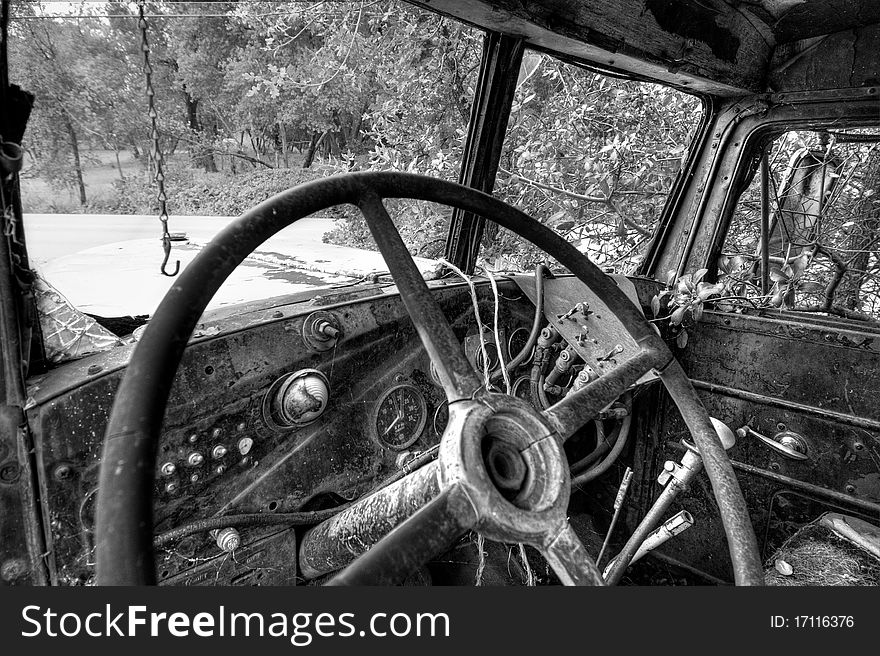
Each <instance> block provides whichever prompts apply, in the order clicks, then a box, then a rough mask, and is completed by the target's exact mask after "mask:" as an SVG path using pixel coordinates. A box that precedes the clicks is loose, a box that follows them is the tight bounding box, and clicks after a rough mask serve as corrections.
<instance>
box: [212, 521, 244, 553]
mask: <svg viewBox="0 0 880 656" xmlns="http://www.w3.org/2000/svg"><path fill="white" fill-rule="evenodd" d="M211 537H213V538H214V540H216V541H217V546H218V547H220V550H221V551H225V552H226V553H232V552H233V551H235V550H236V549H238V548H239V547H240V546H241V535H239V533H238V531H236V530H235V529H234V528H232V527H228V528H221V529H219V530H213V531H211Z"/></svg>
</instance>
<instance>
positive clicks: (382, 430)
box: [373, 385, 428, 451]
mask: <svg viewBox="0 0 880 656" xmlns="http://www.w3.org/2000/svg"><path fill="white" fill-rule="evenodd" d="M427 420H428V406H427V404H426V403H425V397H423V396H422V393H421V392H420V391H419V389H418V388H417V387H414V386H412V385H395V386H394V387H392V388H391V389H389V390H386V391H385V392H384V393H383V394H382V396H381V397H380V398H379V402H378V404H377V405H376V409H375V411H374V414H373V432H374V434H375V436H376V438H377V439H378V440H379V443H380V444H382V446H386V447H388V448H389V449H394V450H396V451H400V450H402V449H405V448H406V447H408V446H409V445H411V444H412V443H413V442H415V441H416V440H417V439H419V435H421V434H422V430H424V428H425V422H426V421H427Z"/></svg>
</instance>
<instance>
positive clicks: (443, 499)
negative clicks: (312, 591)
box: [329, 486, 477, 585]
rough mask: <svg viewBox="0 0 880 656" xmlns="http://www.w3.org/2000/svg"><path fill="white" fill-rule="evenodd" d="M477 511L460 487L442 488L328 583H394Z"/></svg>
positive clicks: (470, 522)
mask: <svg viewBox="0 0 880 656" xmlns="http://www.w3.org/2000/svg"><path fill="white" fill-rule="evenodd" d="M476 521H477V513H476V510H475V509H474V507H473V504H472V503H471V501H470V498H469V497H468V495H467V492H466V491H465V490H464V488H462V487H460V486H452V487H449V488H446V489H445V490H443V492H441V493H440V494H439V495H438V496H437V497H435V498H434V499H432V500H431V501H429V502H427V503H425V504H424V506H423V507H422V508H420V509H419V510H418V512H416V513H415V514H414V515H413V516H412V517H410V518H409V519H408V520H407V521H405V522H403V523H402V524H400V526H398V527H397V528H395V529H394V530H393V531H391V532H390V533H388V534H387V535H386V536H385V537H384V538H382V540H381V541H380V542H379V543H378V544H376V545H375V546H374V547H373V548H372V549H370V550H369V551H368V552H367V553H366V555H364V556H362V557H361V558H358V559H357V560H356V561H355V562H354V563H352V564H351V565H349V566H348V567H346V568H345V569H344V570H343V571H342V572H340V573H339V574H337V575H336V576H334V577H333V578H332V579H331V580H330V582H329V584H330V585H396V584H399V583H402V582H403V581H404V580H405V579H406V577H407V576H409V575H410V574H412V573H413V572H414V571H416V570H417V569H418V568H419V567H420V566H421V565H422V564H424V563H425V562H426V561H427V560H428V559H429V558H431V557H433V556H436V555H437V554H441V553H443V552H444V551H446V550H448V549H449V548H450V547H451V546H452V545H453V544H454V543H455V541H456V540H458V538H460V537H461V536H462V535H463V534H464V533H465V532H467V531H468V530H470V529H471V528H473V527H474V524H475V523H476Z"/></svg>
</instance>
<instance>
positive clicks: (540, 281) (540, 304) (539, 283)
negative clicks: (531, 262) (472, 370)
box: [490, 264, 549, 380]
mask: <svg viewBox="0 0 880 656" xmlns="http://www.w3.org/2000/svg"><path fill="white" fill-rule="evenodd" d="M548 271H549V269H547V267H546V266H545V265H544V264H539V265H538V266H536V267H535V318H534V320H533V321H532V330H531V332H529V338H528V339H527V340H526V344H525V346H523V348H522V350H521V351H520V352H519V353H518V354H517V355H516V357H514V358H513V359H512V360H511V361H510V362H508V363H507V371H508V372H511V373H512V372H513V371H514V370H515V369H516V368H517V367H518V366H520V365H521V364H522V363H523V362H524V361H525V360H526V358H528V357H529V353H531V352H532V349H533V348H535V344H536V343H537V342H538V335H539V334H540V332H541V322H542V321H543V319H544V275H545V274H546V273H547V272H548ZM500 377H501V370H500V369H499V370H498V371H496V372H494V373H493V374H492V377H491V379H490V380H494V379H496V378H500Z"/></svg>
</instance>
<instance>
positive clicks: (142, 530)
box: [95, 172, 762, 585]
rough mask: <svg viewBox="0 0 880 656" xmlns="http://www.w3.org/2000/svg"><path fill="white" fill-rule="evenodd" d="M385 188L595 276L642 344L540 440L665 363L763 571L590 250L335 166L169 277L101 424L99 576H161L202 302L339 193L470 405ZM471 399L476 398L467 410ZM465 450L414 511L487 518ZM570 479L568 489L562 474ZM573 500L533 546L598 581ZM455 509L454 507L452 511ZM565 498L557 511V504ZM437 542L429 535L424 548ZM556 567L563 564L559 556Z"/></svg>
mask: <svg viewBox="0 0 880 656" xmlns="http://www.w3.org/2000/svg"><path fill="white" fill-rule="evenodd" d="M384 198H411V199H417V200H425V201H430V202H436V203H440V204H443V205H449V206H452V207H456V208H459V209H462V210H465V211H469V212H473V213H475V214H478V215H481V216H483V217H485V218H486V219H488V220H491V221H494V222H495V223H498V224H499V225H501V226H502V227H504V228H507V229H508V230H511V231H512V232H515V233H517V234H518V235H520V236H521V237H523V238H524V239H527V240H528V241H530V242H532V243H533V244H535V245H536V246H538V247H539V248H541V249H542V250H544V251H545V252H546V253H547V254H548V255H550V256H551V257H554V258H555V259H556V260H557V261H558V262H560V263H561V264H562V265H564V266H566V267H567V268H568V269H569V270H570V271H571V272H572V273H573V274H574V275H575V276H577V277H578V278H579V279H580V280H581V281H582V282H584V283H585V284H587V285H588V286H590V288H591V289H592V290H593V291H594V292H595V293H596V295H597V296H598V297H599V298H600V299H602V300H603V301H604V302H605V303H606V304H607V305H608V307H609V309H610V310H611V311H612V313H613V314H614V315H615V316H616V317H617V318H618V320H619V321H620V322H621V323H622V325H623V327H624V328H625V329H626V331H627V332H628V333H629V334H630V335H631V336H632V338H633V339H634V340H635V342H636V343H637V344H638V345H639V347H640V349H641V350H640V351H639V353H638V354H637V355H636V356H635V357H634V358H631V359H630V360H628V361H626V362H624V363H623V364H621V365H620V366H618V367H616V368H615V369H613V370H612V371H611V372H610V373H608V374H605V375H603V376H601V377H600V378H599V379H598V380H596V381H593V383H591V384H590V385H588V386H586V387H585V388H584V389H583V390H581V392H579V393H577V394H574V395H572V396H570V397H568V398H566V399H565V400H563V401H562V402H560V403H558V404H556V405H555V406H553V408H550V409H549V410H548V411H547V413H545V415H544V417H543V419H541V420H539V423H543V425H544V427H545V429H546V430H548V431H550V432H551V433H552V434H554V435H555V436H556V439H555V440H550V441H549V442H548V441H547V440H544V441H545V445H544V446H545V447H547V446H548V445H549V444H550V442H558V445H557V446H558V449H557V450H558V451H559V452H561V441H563V440H564V439H565V438H566V437H568V435H570V434H571V433H573V432H574V430H576V429H577V428H578V427H580V426H581V425H582V424H583V423H584V422H585V421H587V420H589V419H590V418H591V417H592V416H594V415H595V414H596V413H597V412H598V411H599V410H600V409H601V408H602V407H604V406H605V405H607V403H609V402H610V401H611V400H613V399H614V398H616V397H617V396H619V394H620V393H622V392H623V391H624V390H625V389H626V388H628V387H629V386H630V385H631V384H632V383H634V382H635V381H636V380H637V379H638V378H639V377H640V376H641V375H642V374H643V373H644V372H645V371H647V370H649V369H651V368H657V369H660V370H661V379H662V380H663V382H664V384H665V385H666V387H667V389H668V391H669V393H670V395H671V396H672V397H673V400H674V401H675V402H676V405H678V406H679V409H680V411H681V412H682V415H683V417H684V419H685V423H686V424H687V425H688V428H689V429H690V431H691V434H692V435H693V437H694V439H695V442H696V443H697V447H698V448H699V450H700V453H701V455H702V457H703V461H704V466H705V469H706V471H707V474H708V476H709V479H710V482H711V483H712V488H713V492H714V493H715V496H716V499H717V501H718V505H719V508H720V509H721V517H722V523H723V525H724V529H725V533H726V535H727V538H728V546H729V550H730V554H731V560H732V562H733V570H734V577H735V580H736V582H737V583H738V584H760V583H761V582H762V570H761V561H760V557H759V555H758V548H757V541H756V539H755V535H754V530H753V529H752V526H751V523H750V520H749V517H748V513H747V510H746V507H745V500H744V498H743V496H742V492H741V490H740V489H739V485H738V482H737V480H736V477H735V475H734V473H733V469H732V467H731V465H730V462H729V460H728V459H727V456H726V453H725V452H724V448H723V447H722V445H721V442H720V440H719V438H718V435H717V434H716V433H715V430H714V428H712V425H711V423H710V422H709V418H708V414H707V413H706V411H705V408H703V406H702V403H701V402H700V400H699V397H698V396H697V395H696V392H695V391H694V390H693V386H692V385H691V384H690V381H689V379H688V378H687V376H686V375H685V374H684V372H683V370H682V369H681V367H680V365H679V364H678V363H677V361H675V359H674V358H673V356H672V354H671V353H670V352H669V350H668V347H667V346H666V345H665V343H664V342H663V340H662V339H661V338H660V337H659V336H658V335H657V333H656V332H655V331H654V330H653V328H652V327H651V326H650V325H649V324H648V323H647V322H646V321H645V319H644V317H642V315H641V313H640V312H639V310H638V308H636V307H635V305H633V304H632V302H631V301H629V299H628V298H627V297H626V295H625V294H624V293H623V292H622V291H621V290H620V289H619V288H618V287H617V286H616V284H615V283H614V282H613V281H612V280H611V279H610V278H609V277H608V276H606V275H605V274H604V273H602V272H601V270H599V269H598V267H596V266H595V265H593V264H592V263H591V262H590V261H589V260H588V259H587V258H586V256H585V255H583V254H582V253H580V252H579V251H577V249H575V248H574V247H573V246H572V245H571V244H569V243H568V242H566V241H565V240H564V239H563V238H562V237H560V236H559V235H557V234H556V233H554V232H553V231H552V230H550V229H549V228H547V227H546V226H543V225H542V224H540V223H538V222H537V221H535V220H534V219H532V218H531V217H529V216H528V215H527V214H525V213H524V212H521V211H520V210H517V209H516V208H513V207H511V206H510V205H507V204H506V203H504V202H502V201H500V200H498V199H496V198H493V197H492V196H489V195H488V194H484V193H482V192H479V191H476V190H473V189H470V188H467V187H464V186H462V185H459V184H456V183H452V182H446V181H442V180H438V179H435V178H428V177H424V176H419V175H414V174H407V173H396V172H370V173H352V174H346V175H339V176H332V177H330V178H325V179H322V180H318V181H314V182H310V183H307V184H304V185H300V186H298V187H295V188H293V189H291V190H288V191H286V192H283V193H281V194H278V195H276V196H274V197H272V198H270V199H268V200H267V201H265V202H263V203H261V204H260V205H258V206H257V207H255V208H253V209H252V210H250V211H249V212H247V213H245V214H244V215H242V216H241V217H240V218H239V219H237V220H235V221H234V222H232V223H231V224H230V225H229V226H227V227H226V228H225V229H224V230H223V231H221V232H220V233H219V234H218V235H217V236H216V237H215V238H214V239H213V240H212V241H211V243H210V244H208V246H207V247H206V248H205V249H203V250H202V252H201V253H199V255H198V256H197V257H196V259H195V260H194V261H193V262H192V264H190V266H189V267H187V269H186V270H185V271H184V272H183V273H182V274H181V275H180V277H179V278H178V279H177V280H176V281H175V283H174V284H173V285H172V287H171V288H170V289H169V291H168V292H167V294H166V295H165V297H164V298H163V300H162V302H161V303H160V305H159V307H158V309H157V310H156V313H155V314H154V316H153V318H152V319H151V321H150V322H149V323H148V325H147V329H146V331H145V332H144V335H143V336H142V337H141V340H140V341H139V343H138V345H137V347H136V348H135V351H134V353H133V354H132V357H131V360H130V362H129V365H128V367H127V369H126V373H125V376H124V378H123V380H122V383H121V384H120V386H119V390H118V391H117V394H116V398H115V400H114V404H113V409H112V411H111V416H110V421H109V422H108V426H107V431H106V434H105V440H104V449H103V454H102V461H101V469H100V475H99V491H98V502H97V512H96V525H95V541H96V562H97V583H98V584H99V585H144V584H155V582H156V577H155V561H154V558H153V549H152V532H153V531H152V524H153V523H152V489H153V483H154V476H155V466H156V458H157V451H158V444H159V437H160V433H161V426H162V421H163V417H164V413H165V408H166V405H167V402H168V397H169V393H170V389H171V385H172V383H173V380H174V376H175V374H176V371H177V368H178V366H179V364H180V360H181V359H182V357H183V352H184V349H185V348H186V345H187V343H188V341H189V339H190V337H191V335H192V332H193V330H194V329H195V326H196V324H197V322H198V320H199V319H200V317H201V315H202V313H203V312H204V310H205V308H206V307H207V305H208V303H209V302H210V300H211V298H212V297H213V296H214V294H215V293H216V291H217V289H218V288H219V287H220V285H221V284H222V283H223V281H224V280H225V279H226V278H227V277H228V276H229V274H231V272H232V271H233V270H234V269H235V268H236V267H237V266H238V265H239V264H240V263H241V262H242V261H243V260H244V259H245V257H247V256H248V255H249V254H250V253H251V252H252V251H253V250H255V249H256V247H257V246H259V245H260V244H261V243H263V242H264V241H265V240H266V239H268V238H269V237H271V236H272V235H273V234H275V233H276V232H278V231H279V230H281V229H282V228H284V227H286V226H288V225H290V224H292V223H294V222H295V221H297V220H299V219H300V218H303V217H305V216H308V215H310V214H313V213H315V212H317V211H320V210H323V209H327V208H329V207H332V206H335V205H340V204H346V203H350V204H354V205H356V206H358V207H359V208H360V209H361V211H362V212H363V214H364V216H365V218H366V219H367V224H368V226H369V227H370V229H371V232H372V233H373V237H374V239H375V240H376V243H377V245H378V246H379V250H380V251H381V252H382V254H383V256H384V257H385V260H386V264H388V266H389V269H390V270H391V271H392V274H393V275H394V278H395V282H396V283H397V285H398V289H399V290H400V294H401V297H402V299H403V301H404V304H405V305H406V307H407V310H408V311H409V313H410V316H411V318H412V319H413V323H414V324H415V326H416V329H417V332H418V333H419V336H420V338H421V339H422V342H423V344H424V346H425V348H426V350H427V352H428V354H429V356H430V357H431V360H432V361H433V362H434V363H435V365H436V368H437V370H438V374H439V377H440V379H441V383H442V384H443V388H444V390H445V391H446V394H447V398H448V400H449V401H450V407H453V404H455V403H458V405H459V406H461V407H465V406H467V407H471V408H473V407H474V404H475V403H477V400H476V397H477V395H478V393H479V392H480V387H481V384H480V381H479V380H478V379H477V377H476V374H475V372H474V371H473V369H472V368H471V366H470V364H469V363H468V361H467V360H466V358H465V357H464V355H463V352H462V350H461V347H460V344H459V343H458V341H457V340H456V339H455V336H454V334H453V333H452V331H451V329H450V328H449V325H448V323H447V322H446V319H445V317H444V316H443V314H442V312H441V311H440V309H439V306H438V305H437V304H436V301H434V300H433V297H431V295H430V292H429V291H428V288H427V286H426V285H425V282H424V280H423V279H422V277H421V275H420V274H419V272H418V270H417V268H416V267H415V264H414V263H413V261H412V259H411V257H410V255H409V253H408V251H407V250H406V248H405V246H404V245H403V242H402V240H401V239H400V235H399V233H398V232H397V230H396V228H395V227H394V225H393V223H392V222H391V219H390V217H389V216H388V214H387V212H386V211H385V209H384V206H383V205H382V199H384ZM438 315H439V316H438ZM508 398H509V397H508ZM504 403H507V402H506V401H505V402H504ZM511 403H512V404H513V405H510V406H509V407H510V408H512V409H511V410H510V412H511V413H513V414H515V415H517V416H520V418H522V417H525V416H526V415H525V414H524V413H525V410H524V409H523V408H522V407H521V406H519V405H518V404H517V403H516V402H511ZM469 404H470V405H469ZM524 405H525V404H523V406H524ZM470 412H471V413H473V412H476V411H475V410H473V409H472V410H471V411H470ZM466 414H467V413H466ZM584 417H585V419H581V418H584ZM523 421H525V419H523ZM450 423H452V422H450ZM462 434H463V433H462ZM444 440H446V435H444ZM550 448H551V449H552V448H553V447H552V446H551V447H550ZM467 449H469V447H468V446H467V445H466V444H463V442H462V441H459V442H453V441H452V440H448V444H446V443H441V463H440V464H441V468H442V472H441V474H442V475H441V479H443V478H445V481H446V482H445V485H444V488H443V490H441V494H440V495H439V497H438V502H437V503H433V502H432V503H429V504H428V505H426V506H425V507H424V508H423V509H422V510H420V511H419V512H418V513H416V515H415V516H418V515H419V513H422V512H423V511H424V512H425V513H428V510H429V507H430V509H431V510H432V512H435V513H439V515H438V516H440V517H441V518H444V519H447V520H450V519H454V520H456V521H454V522H452V523H453V524H455V525H456V526H455V527H453V528H451V529H450V531H451V532H454V530H457V529H458V528H463V529H466V528H468V526H465V525H466V524H468V523H469V522H470V515H469V513H470V512H471V511H472V510H473V511H474V512H475V513H476V517H475V518H474V520H473V525H474V526H477V525H479V524H480V523H481V521H482V522H483V524H485V521H484V518H485V508H483V509H480V508H479V507H478V506H479V500H475V499H474V498H473V497H475V496H478V495H475V494H474V490H475V488H474V486H473V484H472V482H471V481H469V480H468V477H470V476H472V475H473V473H474V472H475V471H476V468H474V467H473V466H472V465H468V468H467V471H466V472H465V474H466V475H465V474H462V475H461V476H458V474H454V473H453V472H454V470H455V467H456V463H457V462H460V460H461V457H463V456H462V454H463V453H464V451H467ZM444 453H446V457H445V458H444V457H443V454H444ZM549 453H550V452H547V453H546V454H545V456H546V457H549V458H551V459H552V458H556V457H557V456H552V455H547V454H549ZM456 458H458V460H456ZM563 459H564V456H563ZM562 469H563V470H564V472H565V473H564V474H563V477H565V478H566V480H567V476H568V472H567V468H565V467H563V468H562ZM565 487H566V489H567V485H566V486H565ZM567 499H568V495H567V492H566V493H565V494H564V496H560V495H559V494H557V495H555V496H554V497H553V500H552V504H555V506H554V508H555V511H554V513H551V514H552V517H551V519H552V522H550V523H548V524H547V525H546V526H542V528H541V530H540V531H538V533H536V534H535V536H525V537H526V541H529V542H530V543H532V544H535V546H538V548H540V549H541V550H542V552H544V555H545V557H547V558H548V560H549V561H550V562H551V565H553V564H554V562H553V559H554V558H557V559H558V558H559V557H560V556H561V554H564V553H575V554H576V556H577V563H578V564H579V565H580V566H582V567H584V568H586V569H588V570H590V571H589V572H586V573H585V575H584V576H583V577H578V576H577V575H576V574H577V572H572V574H573V576H572V577H570V578H571V580H568V581H566V582H572V583H589V582H593V583H596V582H599V581H597V580H596V572H595V571H594V570H595V565H594V564H593V565H592V568H590V567H589V563H590V562H591V560H590V559H589V556H587V555H586V551H585V550H584V549H583V546H582V545H580V541H579V540H578V539H577V537H576V536H574V532H573V531H572V530H571V529H570V527H568V525H567V522H566V523H565V524H564V525H561V524H559V522H558V519H559V506H560V504H561V502H565V504H566V505H567ZM552 504H551V505H552ZM450 508H456V509H457V510H456V511H455V512H454V513H452V514H450V510H449V509H450ZM438 509H439V510H438ZM562 510H563V513H564V508H563V509H562ZM444 513H445V514H444ZM415 516H414V517H413V518H411V519H414V518H415ZM425 516H427V515H425ZM563 518H564V517H563ZM459 520H460V521H459ZM554 522H555V523H554ZM407 524H409V526H408V528H407ZM413 525H414V523H413V522H411V521H410V520H407V522H404V523H403V524H402V525H401V526H400V527H398V529H395V531H393V532H392V533H394V532H398V533H400V532H404V533H405V532H406V530H410V531H412V528H413ZM459 525H461V526H459ZM456 527H457V528H456ZM557 529H558V530H557ZM554 531H555V533H554ZM490 532H491V531H490ZM551 533H552V534H551ZM450 534H451V533H450ZM536 536H537V537H536ZM502 537H503V536H502ZM532 538H534V539H532ZM380 544H381V542H380ZM553 545H556V546H558V547H560V548H561V551H558V552H557V551H554V550H553ZM377 546H378V545H377ZM439 546H441V545H433V546H431V545H429V546H428V547H426V548H439ZM382 551H383V549H381V548H380V549H378V550H377V549H376V548H374V549H371V550H370V551H369V552H367V555H366V556H364V557H362V558H361V560H364V561H365V562H367V561H369V560H374V561H375V560H377V559H380V558H381V556H382ZM564 565H565V564H564V563H563V564H562V565H561V567H562V571H563V572H565V571H567V568H566V567H565V566H564ZM554 569H557V568H556V566H555V565H554ZM557 572H559V570H557ZM562 578H563V579H565V578H566V577H564V576H563V577H562ZM599 580H601V577H600V579H599Z"/></svg>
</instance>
